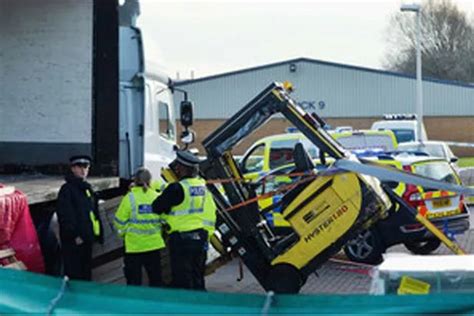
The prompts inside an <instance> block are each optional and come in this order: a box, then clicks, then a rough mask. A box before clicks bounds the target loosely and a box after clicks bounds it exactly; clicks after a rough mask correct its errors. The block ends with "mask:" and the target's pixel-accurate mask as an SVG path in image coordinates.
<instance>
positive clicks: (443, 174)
mask: <svg viewBox="0 0 474 316" xmlns="http://www.w3.org/2000/svg"><path fill="white" fill-rule="evenodd" d="M414 167H415V168H414V169H415V173H416V174H419V175H421V176H425V177H428V178H432V179H435V180H440V181H444V182H449V183H454V184H459V181H458V179H457V177H456V175H455V174H454V171H453V169H452V168H451V166H450V165H449V164H448V163H447V162H446V161H439V162H430V163H422V164H416V165H414Z"/></svg>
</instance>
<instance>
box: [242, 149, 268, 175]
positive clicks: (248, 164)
mask: <svg viewBox="0 0 474 316" xmlns="http://www.w3.org/2000/svg"><path fill="white" fill-rule="evenodd" d="M264 153H265V144H261V145H258V146H257V147H255V148H254V149H253V150H252V151H251V152H250V153H249V154H248V155H247V157H245V158H244V161H243V162H242V166H243V168H244V170H243V171H244V172H245V173H249V172H260V171H262V169H263V155H264Z"/></svg>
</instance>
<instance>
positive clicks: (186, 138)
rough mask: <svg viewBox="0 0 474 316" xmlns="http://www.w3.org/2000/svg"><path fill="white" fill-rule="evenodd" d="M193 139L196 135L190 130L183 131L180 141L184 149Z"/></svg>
mask: <svg viewBox="0 0 474 316" xmlns="http://www.w3.org/2000/svg"><path fill="white" fill-rule="evenodd" d="M195 138H196V134H195V133H194V131H192V130H185V131H184V132H183V133H182V134H181V141H182V142H183V144H186V147H187V145H189V144H192V143H193V142H194V139H195Z"/></svg>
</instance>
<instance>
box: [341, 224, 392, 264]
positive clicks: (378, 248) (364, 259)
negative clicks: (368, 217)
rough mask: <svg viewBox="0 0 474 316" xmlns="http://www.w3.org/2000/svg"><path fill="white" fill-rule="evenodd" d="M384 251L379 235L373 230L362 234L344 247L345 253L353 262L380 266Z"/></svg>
mask: <svg viewBox="0 0 474 316" xmlns="http://www.w3.org/2000/svg"><path fill="white" fill-rule="evenodd" d="M383 252H384V249H383V247H382V245H381V242H380V240H379V238H378V237H377V234H376V233H375V232H374V231H372V230H364V231H362V232H360V233H359V234H358V235H357V236H356V237H355V238H354V239H352V240H350V241H349V242H348V243H347V244H346V246H344V253H345V254H346V256H347V258H348V259H349V260H351V261H355V262H360V263H368V264H379V263H381V262H382V261H383V258H382V253H383Z"/></svg>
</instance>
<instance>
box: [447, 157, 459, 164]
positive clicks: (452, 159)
mask: <svg viewBox="0 0 474 316" xmlns="http://www.w3.org/2000/svg"><path fill="white" fill-rule="evenodd" d="M458 160H459V158H458V157H456V156H454V157H451V159H450V160H449V161H450V162H452V163H455V162H458Z"/></svg>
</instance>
